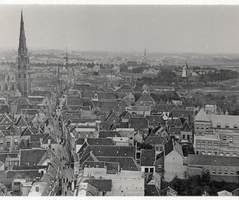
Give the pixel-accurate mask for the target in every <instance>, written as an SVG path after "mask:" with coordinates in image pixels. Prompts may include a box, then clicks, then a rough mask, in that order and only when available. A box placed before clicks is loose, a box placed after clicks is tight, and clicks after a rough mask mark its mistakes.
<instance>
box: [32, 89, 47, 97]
mask: <svg viewBox="0 0 239 200" xmlns="http://www.w3.org/2000/svg"><path fill="white" fill-rule="evenodd" d="M31 96H44V97H45V96H51V91H49V90H48V91H47V90H45V91H43V90H41V91H33V92H32V93H31Z"/></svg>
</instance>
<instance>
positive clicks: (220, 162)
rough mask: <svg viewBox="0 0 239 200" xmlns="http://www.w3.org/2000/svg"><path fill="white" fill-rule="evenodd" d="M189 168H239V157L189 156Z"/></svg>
mask: <svg viewBox="0 0 239 200" xmlns="http://www.w3.org/2000/svg"><path fill="white" fill-rule="evenodd" d="M188 165H189V166H205V165H211V166H239V157H224V156H209V155H196V154H188Z"/></svg>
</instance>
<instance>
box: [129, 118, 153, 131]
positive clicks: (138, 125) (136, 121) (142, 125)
mask: <svg viewBox="0 0 239 200" xmlns="http://www.w3.org/2000/svg"><path fill="white" fill-rule="evenodd" d="M130 128H134V129H135V130H142V129H147V128H149V122H148V120H147V119H146V118H145V117H132V118H130Z"/></svg>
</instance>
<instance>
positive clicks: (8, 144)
mask: <svg viewBox="0 0 239 200" xmlns="http://www.w3.org/2000/svg"><path fill="white" fill-rule="evenodd" d="M9 147H10V140H8V141H7V148H9Z"/></svg>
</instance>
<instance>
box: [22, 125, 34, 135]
mask: <svg viewBox="0 0 239 200" xmlns="http://www.w3.org/2000/svg"><path fill="white" fill-rule="evenodd" d="M32 134H33V133H32V131H31V130H30V128H29V127H26V128H25V129H24V130H23V131H22V133H21V136H28V135H32Z"/></svg>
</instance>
